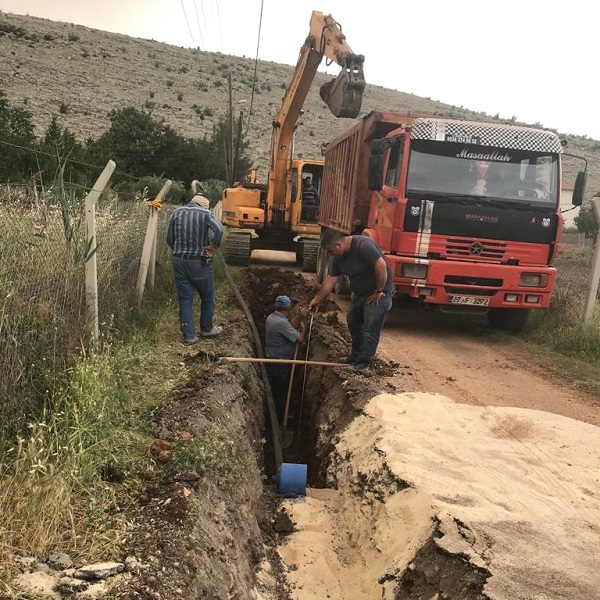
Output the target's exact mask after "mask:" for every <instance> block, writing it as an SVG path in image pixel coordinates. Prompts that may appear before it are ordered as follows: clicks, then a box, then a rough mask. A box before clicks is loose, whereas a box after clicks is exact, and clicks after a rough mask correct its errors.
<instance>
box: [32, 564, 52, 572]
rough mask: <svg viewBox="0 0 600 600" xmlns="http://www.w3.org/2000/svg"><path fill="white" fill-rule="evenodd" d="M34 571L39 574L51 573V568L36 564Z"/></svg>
mask: <svg viewBox="0 0 600 600" xmlns="http://www.w3.org/2000/svg"><path fill="white" fill-rule="evenodd" d="M33 570H34V571H36V572H38V573H50V567H49V566H48V565H47V564H46V563H43V562H39V563H35V565H33Z"/></svg>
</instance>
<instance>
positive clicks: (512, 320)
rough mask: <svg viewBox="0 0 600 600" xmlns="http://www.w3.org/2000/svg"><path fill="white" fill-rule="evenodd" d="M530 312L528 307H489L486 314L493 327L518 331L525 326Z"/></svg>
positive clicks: (513, 331)
mask: <svg viewBox="0 0 600 600" xmlns="http://www.w3.org/2000/svg"><path fill="white" fill-rule="evenodd" d="M530 312H531V309H529V308H490V310H489V311H488V314H487V316H488V322H489V324H490V325H491V326H492V327H494V328H495V329H502V330H503V331H510V332H512V333H519V332H521V331H522V330H523V327H525V323H527V318H528V317H529V313H530Z"/></svg>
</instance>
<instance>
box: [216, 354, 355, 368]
mask: <svg viewBox="0 0 600 600" xmlns="http://www.w3.org/2000/svg"><path fill="white" fill-rule="evenodd" d="M219 362H248V363H281V364H284V363H285V364H288V365H310V366H313V367H347V366H348V365H347V364H346V363H337V362H325V361H321V360H294V359H293V358H290V359H286V358H255V357H254V356H222V357H220V358H219Z"/></svg>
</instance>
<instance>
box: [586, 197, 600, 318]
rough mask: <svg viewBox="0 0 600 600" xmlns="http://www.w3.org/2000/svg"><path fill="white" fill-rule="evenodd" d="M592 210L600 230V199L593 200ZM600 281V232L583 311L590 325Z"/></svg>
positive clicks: (595, 246) (597, 236)
mask: <svg viewBox="0 0 600 600" xmlns="http://www.w3.org/2000/svg"><path fill="white" fill-rule="evenodd" d="M592 208H593V209H594V216H595V217H596V224H597V225H598V227H599V228H600V199H599V198H594V199H593V200H592ZM599 279H600V231H599V232H598V233H597V234H596V243H595V244H594V257H593V259H592V273H591V277H590V284H589V286H588V295H587V299H586V301H585V310H584V311H583V322H584V323H589V322H590V321H591V319H592V317H593V316H594V309H595V308H596V303H597V299H598V280H599Z"/></svg>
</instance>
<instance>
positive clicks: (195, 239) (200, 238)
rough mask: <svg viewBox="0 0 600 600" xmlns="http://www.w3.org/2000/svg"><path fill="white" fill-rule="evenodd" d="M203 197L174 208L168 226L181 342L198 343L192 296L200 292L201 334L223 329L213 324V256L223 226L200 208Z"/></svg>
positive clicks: (204, 334)
mask: <svg viewBox="0 0 600 600" xmlns="http://www.w3.org/2000/svg"><path fill="white" fill-rule="evenodd" d="M204 201H205V199H204V198H203V196H201V195H200V194H197V195H195V196H194V197H193V198H192V200H191V202H189V203H188V204H186V205H185V206H181V207H180V208H178V209H176V210H175V211H173V214H172V215H171V218H170V219H169V224H168V226H167V244H168V245H169V246H170V247H171V248H172V249H173V274H174V276H175V286H176V288H177V296H178V299H179V324H180V327H181V333H182V335H183V343H184V344H197V343H198V342H199V339H198V338H197V337H196V328H195V326H194V310H193V307H194V296H195V295H196V292H198V294H199V295H200V336H201V337H214V336H217V335H220V334H221V333H223V328H222V327H221V326H219V325H213V315H214V311H215V277H214V273H213V268H212V256H213V252H214V250H215V249H216V248H218V247H219V246H220V245H221V240H222V239H223V226H222V225H221V223H220V222H219V221H218V220H217V219H215V217H213V215H212V213H211V212H210V210H208V209H206V208H204V207H203V204H205V202H204Z"/></svg>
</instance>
